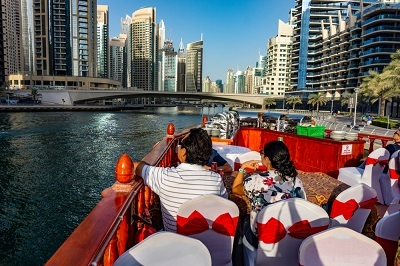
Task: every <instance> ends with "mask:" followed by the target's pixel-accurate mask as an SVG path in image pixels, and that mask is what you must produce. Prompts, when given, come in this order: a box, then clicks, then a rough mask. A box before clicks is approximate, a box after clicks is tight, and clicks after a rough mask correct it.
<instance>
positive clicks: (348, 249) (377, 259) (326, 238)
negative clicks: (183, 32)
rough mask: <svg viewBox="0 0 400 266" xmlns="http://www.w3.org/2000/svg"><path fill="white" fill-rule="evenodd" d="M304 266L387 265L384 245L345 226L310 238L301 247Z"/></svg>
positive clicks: (301, 261)
mask: <svg viewBox="0 0 400 266" xmlns="http://www.w3.org/2000/svg"><path fill="white" fill-rule="evenodd" d="M299 260H300V263H299V264H300V265H302V266H338V265H340V266H355V265H359V266H361V265H362V266H378V265H379V266H386V256H385V252H384V251H383V249H382V247H381V246H380V245H379V244H378V243H376V242H375V241H373V240H372V239H370V238H368V237H366V236H364V235H362V234H360V233H357V232H355V231H354V230H351V229H349V228H345V227H335V228H331V229H328V230H326V231H323V232H321V233H318V234H315V235H313V236H310V237H308V238H307V239H305V240H304V241H303V243H301V245H300V248H299Z"/></svg>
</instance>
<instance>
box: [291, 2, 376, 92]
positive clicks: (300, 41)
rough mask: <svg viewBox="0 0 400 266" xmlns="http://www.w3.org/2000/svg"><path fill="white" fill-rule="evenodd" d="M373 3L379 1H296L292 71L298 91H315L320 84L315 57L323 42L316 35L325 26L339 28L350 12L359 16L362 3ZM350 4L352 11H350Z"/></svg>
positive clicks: (294, 87)
mask: <svg viewBox="0 0 400 266" xmlns="http://www.w3.org/2000/svg"><path fill="white" fill-rule="evenodd" d="M373 2H377V0H363V1H360V0H354V1H347V0H346V1H344V0H343V1H338V0H320V1H318V2H316V1H311V0H296V7H295V10H294V11H293V10H291V12H292V13H293V15H294V19H293V20H292V21H293V22H294V24H295V28H294V34H293V36H294V41H293V58H292V71H291V87H292V88H293V89H294V90H306V89H312V88H313V87H314V84H317V83H318V82H319V81H318V80H317V79H315V75H314V71H315V69H316V65H315V63H314V62H315V61H314V59H315V58H314V54H315V52H316V48H315V47H316V44H317V43H318V41H319V40H317V39H315V36H316V35H318V34H319V33H320V32H321V27H322V26H323V27H325V28H329V26H330V25H338V24H339V21H340V20H341V18H344V17H345V16H347V15H348V13H347V12H348V10H350V11H351V12H353V13H355V12H357V11H358V10H359V9H360V4H362V5H363V6H367V5H369V4H371V3H373ZM348 5H351V9H348V8H347V6H348Z"/></svg>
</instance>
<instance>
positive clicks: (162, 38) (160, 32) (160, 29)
mask: <svg viewBox="0 0 400 266" xmlns="http://www.w3.org/2000/svg"><path fill="white" fill-rule="evenodd" d="M158 39H159V41H158V43H159V45H160V47H159V49H162V48H164V46H165V25H164V20H161V21H160V23H159V27H158Z"/></svg>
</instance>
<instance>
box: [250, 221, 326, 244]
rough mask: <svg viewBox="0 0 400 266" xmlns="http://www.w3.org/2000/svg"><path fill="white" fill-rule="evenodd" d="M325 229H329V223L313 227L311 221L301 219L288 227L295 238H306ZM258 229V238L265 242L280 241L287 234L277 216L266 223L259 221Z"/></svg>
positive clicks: (289, 232)
mask: <svg viewBox="0 0 400 266" xmlns="http://www.w3.org/2000/svg"><path fill="white" fill-rule="evenodd" d="M325 229H328V225H324V226H317V227H311V225H310V222H309V221H307V220H301V221H298V222H296V223H294V224H293V225H292V226H291V227H290V228H289V229H288V234H289V235H290V236H291V237H293V238H297V239H305V238H307V237H309V236H310V235H313V234H316V233H319V232H321V231H323V230H325ZM257 231H258V239H259V240H260V241H262V242H264V243H265V244H274V243H278V242H279V241H281V240H282V239H283V238H285V236H286V229H285V226H284V225H283V224H282V222H281V221H279V220H277V219H276V218H271V219H269V220H268V222H266V223H265V224H261V223H257Z"/></svg>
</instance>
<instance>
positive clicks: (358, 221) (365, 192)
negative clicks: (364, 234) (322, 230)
mask: <svg viewBox="0 0 400 266" xmlns="http://www.w3.org/2000/svg"><path fill="white" fill-rule="evenodd" d="M376 202H377V197H376V192H375V190H374V189H373V188H371V187H369V186H367V185H365V184H357V185H355V186H352V187H349V188H348V189H346V190H344V191H342V192H341V193H340V194H339V195H338V196H337V197H336V199H335V200H334V201H333V203H332V210H331V213H330V218H331V225H330V227H336V226H344V227H347V228H350V229H353V230H354V231H356V232H359V233H361V231H362V229H363V227H364V225H365V222H366V220H367V218H368V215H369V214H370V213H371V209H372V208H374V206H375V203H376Z"/></svg>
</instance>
